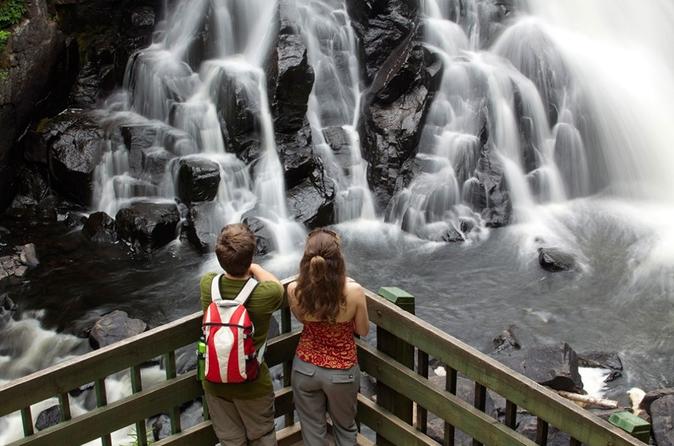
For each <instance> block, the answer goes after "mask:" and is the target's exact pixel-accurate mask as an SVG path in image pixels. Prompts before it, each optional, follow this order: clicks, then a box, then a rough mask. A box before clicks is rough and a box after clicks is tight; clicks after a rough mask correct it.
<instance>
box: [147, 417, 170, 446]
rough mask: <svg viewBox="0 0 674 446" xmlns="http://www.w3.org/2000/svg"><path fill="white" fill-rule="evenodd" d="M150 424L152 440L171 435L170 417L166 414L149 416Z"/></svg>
mask: <svg viewBox="0 0 674 446" xmlns="http://www.w3.org/2000/svg"><path fill="white" fill-rule="evenodd" d="M149 421H150V426H151V427H152V438H153V439H154V441H159V440H163V439H164V438H166V437H168V436H170V435H171V418H169V416H168V415H166V414H161V415H158V416H156V417H154V418H150V420H149Z"/></svg>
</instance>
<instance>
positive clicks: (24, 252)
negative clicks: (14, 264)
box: [19, 243, 40, 268]
mask: <svg viewBox="0 0 674 446" xmlns="http://www.w3.org/2000/svg"><path fill="white" fill-rule="evenodd" d="M19 259H20V261H21V263H22V264H24V265H26V266H27V267H28V268H36V267H37V266H38V265H40V260H39V259H38V258H37V251H36V249H35V244H33V243H28V244H27V245H23V246H22V247H21V248H20V253H19Z"/></svg>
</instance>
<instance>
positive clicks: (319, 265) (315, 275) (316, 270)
mask: <svg viewBox="0 0 674 446" xmlns="http://www.w3.org/2000/svg"><path fill="white" fill-rule="evenodd" d="M327 270H328V265H327V262H326V261H325V259H324V258H323V256H313V257H312V258H311V260H310V261H309V275H310V278H311V282H312V283H314V284H316V285H319V284H322V283H323V282H325V275H326V273H327Z"/></svg>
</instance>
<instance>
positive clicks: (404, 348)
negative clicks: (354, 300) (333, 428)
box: [377, 287, 414, 445]
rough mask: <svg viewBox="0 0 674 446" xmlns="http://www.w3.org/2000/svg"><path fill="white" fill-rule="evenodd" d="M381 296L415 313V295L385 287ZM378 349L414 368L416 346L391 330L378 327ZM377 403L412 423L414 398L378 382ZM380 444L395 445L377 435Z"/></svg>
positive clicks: (380, 293) (381, 289) (381, 290)
mask: <svg viewBox="0 0 674 446" xmlns="http://www.w3.org/2000/svg"><path fill="white" fill-rule="evenodd" d="M378 294H379V295H380V296H381V297H383V298H384V299H386V300H388V301H389V302H391V303H393V304H395V305H397V306H398V307H400V309H401V310H404V311H407V312H409V313H412V314H414V296H412V295H411V294H409V293H408V292H406V291H404V290H401V289H400V288H397V287H383V288H380V289H379V293H378ZM377 349H378V350H380V351H381V352H383V353H385V354H387V355H389V356H391V357H392V358H393V359H395V360H396V361H398V362H400V363H401V364H403V365H404V366H405V367H409V368H410V369H412V370H413V369H414V346H413V345H411V344H408V343H407V342H404V341H402V340H401V339H400V338H398V337H397V336H395V335H394V334H392V333H391V332H389V331H386V330H384V329H383V328H380V327H377ZM377 404H379V405H380V406H382V407H384V408H385V409H387V410H389V411H391V412H392V413H393V414H394V415H395V416H397V417H398V418H400V419H401V420H403V421H405V422H406V423H408V424H410V425H412V422H413V404H412V400H410V399H408V398H405V397H404V396H402V395H400V394H399V393H398V392H396V391H395V390H393V389H391V388H390V387H388V386H386V385H384V384H382V383H380V382H377ZM377 444H378V445H393V444H394V443H393V442H390V441H387V440H386V439H385V438H383V437H381V436H380V435H377Z"/></svg>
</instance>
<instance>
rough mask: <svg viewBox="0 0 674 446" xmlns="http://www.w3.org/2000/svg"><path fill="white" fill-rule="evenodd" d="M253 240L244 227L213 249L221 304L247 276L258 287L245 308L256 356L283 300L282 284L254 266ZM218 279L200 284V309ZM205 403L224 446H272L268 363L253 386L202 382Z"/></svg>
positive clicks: (232, 228)
mask: <svg viewBox="0 0 674 446" xmlns="http://www.w3.org/2000/svg"><path fill="white" fill-rule="evenodd" d="M254 253H255V235H254V234H253V233H252V231H251V230H250V229H249V228H248V226H246V225H243V224H232V225H227V226H225V227H224V228H223V229H222V231H221V232H220V235H219V236H218V240H217V242H216V245H215V254H216V256H217V258H218V262H219V263H220V266H222V268H223V269H224V270H225V275H224V276H223V277H222V279H221V281H220V293H221V294H222V298H223V299H234V298H235V297H236V295H237V294H238V293H239V291H241V288H243V286H244V284H245V283H246V281H247V280H248V278H249V277H250V276H253V277H255V279H257V280H258V281H259V284H258V286H257V287H256V288H255V290H254V291H253V293H252V294H251V295H250V297H249V298H248V301H247V302H246V309H247V310H248V314H249V315H250V318H251V320H252V321H253V325H254V326H255V334H254V335H253V342H254V343H255V348H256V350H258V351H259V349H260V347H262V345H263V344H264V342H265V340H266V339H267V333H268V331H269V321H270V319H271V316H272V313H273V312H274V311H276V310H278V309H279V308H280V306H281V302H282V299H283V286H282V285H281V282H279V280H278V279H277V278H276V277H274V275H273V274H271V273H270V272H268V271H265V270H264V269H263V268H262V267H261V266H260V265H257V264H254V263H252V261H253V254H254ZM215 276H216V273H208V274H206V275H205V276H204V277H203V278H202V279H201V285H200V287H201V308H202V310H203V311H206V309H207V308H208V306H209V305H210V303H211V283H212V281H213V278H214V277H215ZM203 386H204V393H205V396H206V403H207V404H208V409H209V412H210V415H211V420H212V422H213V428H214V430H215V434H216V435H217V437H218V439H219V440H220V444H221V445H222V446H244V445H251V446H274V445H276V432H275V431H274V388H273V386H272V382H271V375H270V374H269V368H268V367H267V364H266V363H264V362H263V363H262V364H261V365H260V373H259V375H258V377H257V379H255V380H254V381H250V382H245V383H241V384H216V383H212V382H208V381H206V380H204V381H203Z"/></svg>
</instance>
